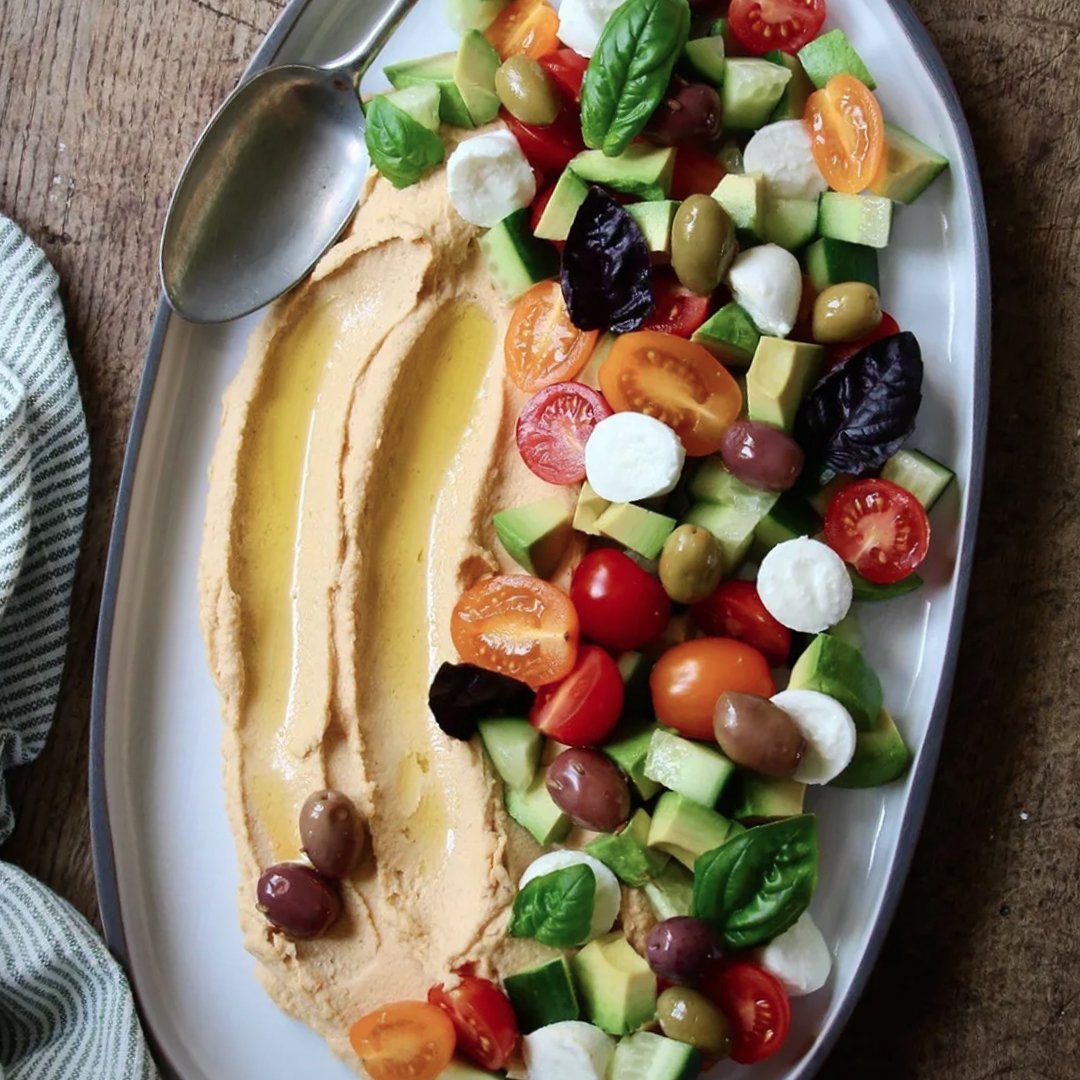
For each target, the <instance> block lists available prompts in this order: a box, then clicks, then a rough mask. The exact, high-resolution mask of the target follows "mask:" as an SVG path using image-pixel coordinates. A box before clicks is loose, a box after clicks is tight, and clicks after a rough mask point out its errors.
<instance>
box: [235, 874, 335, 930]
mask: <svg viewBox="0 0 1080 1080" xmlns="http://www.w3.org/2000/svg"><path fill="white" fill-rule="evenodd" d="M256 903H257V904H258V908H259V910H260V911H261V912H262V913H263V914H264V915H265V916H266V918H267V920H268V921H269V922H271V923H273V925H274V926H276V927H277V928H278V929H279V930H283V931H284V932H285V933H286V934H288V935H289V937H294V938H317V937H320V936H321V935H322V934H325V933H326V931H327V930H329V929H330V927H331V926H333V925H334V923H335V922H337V919H338V916H339V915H340V914H341V897H340V896H338V893H337V890H336V889H335V888H334V886H333V884H332V883H331V882H330V881H329V880H328V879H327V878H325V877H323V875H322V874H320V873H319V872H318V870H312V869H311V867H310V866H305V865H304V864H303V863H278V864H277V865H276V866H271V867H270V868H269V869H268V870H265V871H264V872H263V875H262V877H261V878H259V885H258V888H257V890H256Z"/></svg>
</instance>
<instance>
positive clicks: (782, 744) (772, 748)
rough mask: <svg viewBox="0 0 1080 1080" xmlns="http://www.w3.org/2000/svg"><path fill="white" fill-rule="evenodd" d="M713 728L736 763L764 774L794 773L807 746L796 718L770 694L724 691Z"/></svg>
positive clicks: (718, 704)
mask: <svg viewBox="0 0 1080 1080" xmlns="http://www.w3.org/2000/svg"><path fill="white" fill-rule="evenodd" d="M713 732H714V733H715V735H716V741H717V742H718V743H719V744H720V749H721V750H723V751H724V753H725V754H727V756H728V757H729V758H731V760H732V761H734V762H735V764H736V765H742V766H743V768H745V769H752V770H753V771H754V772H756V773H761V774H762V775H763V776H787V777H790V776H794V775H795V770H796V769H797V768H798V767H799V762H800V761H802V756H803V753H804V752H805V750H806V740H805V739H804V738H803V734H802V732H801V731H800V730H799V728H798V726H797V725H796V723H795V721H794V720H792V718H791V717H790V716H789V715H788V714H787V713H786V712H784V710H783V709H781V708H780V707H779V706H778V705H774V704H773V703H772V702H771V701H769V700H768V698H763V697H756V696H755V695H754V694H737V693H733V692H728V693H726V694H721V695H720V700H719V701H717V703H716V710H715V712H714V713H713Z"/></svg>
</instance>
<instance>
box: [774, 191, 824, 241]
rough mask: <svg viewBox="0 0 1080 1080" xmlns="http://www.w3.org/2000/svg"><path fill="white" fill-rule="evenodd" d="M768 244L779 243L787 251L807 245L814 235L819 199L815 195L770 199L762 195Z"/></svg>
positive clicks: (815, 232)
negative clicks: (800, 197) (812, 197)
mask: <svg viewBox="0 0 1080 1080" xmlns="http://www.w3.org/2000/svg"><path fill="white" fill-rule="evenodd" d="M764 220H765V229H764V236H763V237H762V238H763V239H764V241H765V243H767V244H779V245H780V247H782V248H787V250H788V251H798V250H799V249H800V248H804V247H806V245H807V244H809V243H810V241H811V240H813V239H814V237H815V236H817V230H818V202H817V200H816V199H813V200H810V199H773V198H770V197H769V196H768V195H766V196H765V211H764Z"/></svg>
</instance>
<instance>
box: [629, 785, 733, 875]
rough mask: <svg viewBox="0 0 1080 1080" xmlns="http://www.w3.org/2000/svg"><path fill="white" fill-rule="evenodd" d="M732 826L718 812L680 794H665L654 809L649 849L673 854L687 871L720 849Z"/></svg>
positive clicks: (674, 792)
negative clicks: (704, 856) (652, 848)
mask: <svg viewBox="0 0 1080 1080" xmlns="http://www.w3.org/2000/svg"><path fill="white" fill-rule="evenodd" d="M730 826H731V823H730V822H729V821H728V819H727V818H726V817H722V816H721V815H720V814H718V813H717V812H716V811H715V810H710V809H709V808H708V807H707V806H702V805H701V803H699V802H695V801H694V800H693V799H688V798H686V796H685V795H680V794H679V793H678V792H677V791H665V792H664V794H663V795H661V796H660V798H659V799H657V800H656V806H655V807H654V808H653V818H652V826H651V828H650V829H649V847H654V848H659V849H660V850H661V851H666V852H667V853H668V854H669V855H674V856H675V858H676V859H678V860H679V862H681V863H682V864H683V866H685V867H686V868H687V869H688V870H693V869H694V860H695V859H696V858H697V857H698V856H699V855H703V854H704V853H705V852H706V851H712V849H713V848H718V847H719V846H720V845H721V844H722V843H723V842H724V841H725V840H726V839H727V838H728V832H729V829H730Z"/></svg>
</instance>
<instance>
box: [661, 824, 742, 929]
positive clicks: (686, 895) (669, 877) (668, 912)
mask: <svg viewBox="0 0 1080 1080" xmlns="http://www.w3.org/2000/svg"><path fill="white" fill-rule="evenodd" d="M732 824H733V825H734V822H732ZM644 892H645V898H646V899H647V900H648V901H649V906H650V907H651V908H652V909H653V914H654V915H655V916H656V917H657V918H658V919H661V920H663V919H673V918H675V916H676V915H689V914H690V906H691V904H692V903H693V900H694V875H693V874H692V873H691V872H690V871H689V870H687V869H686V867H685V866H683V865H682V864H681V863H677V862H669V863H668V864H667V866H665V867H664V869H663V870H662V871H661V872H660V873H659V874H658V875H657V876H656V877H655V878H653V880H652V881H649V882H646V883H645V886H644Z"/></svg>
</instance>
